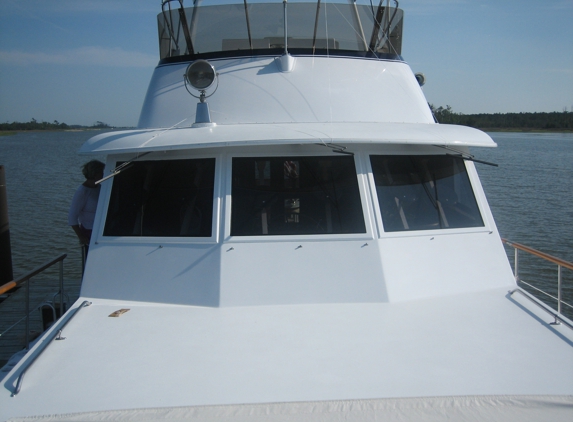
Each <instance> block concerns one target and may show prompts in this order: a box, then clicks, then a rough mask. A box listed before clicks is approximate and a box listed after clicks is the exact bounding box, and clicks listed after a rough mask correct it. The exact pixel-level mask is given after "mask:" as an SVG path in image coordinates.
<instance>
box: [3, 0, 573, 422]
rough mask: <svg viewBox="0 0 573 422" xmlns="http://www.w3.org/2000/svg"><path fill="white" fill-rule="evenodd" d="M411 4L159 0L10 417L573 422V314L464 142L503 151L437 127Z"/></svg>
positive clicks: (102, 141)
mask: <svg viewBox="0 0 573 422" xmlns="http://www.w3.org/2000/svg"><path fill="white" fill-rule="evenodd" d="M395 3H397V2H392V4H389V2H384V1H381V2H380V4H374V5H371V4H370V2H362V1H357V2H353V1H349V2H345V1H342V0H335V1H327V2H325V1H322V2H321V1H318V2H316V1H314V2H310V1H307V2H299V1H289V2H288V4H287V2H286V1H285V2H284V3H283V2H281V1H269V2H267V3H260V2H256V3H251V2H247V1H246V0H245V1H228V2H214V3H213V4H209V2H201V1H200V0H197V1H196V2H195V5H194V7H193V6H191V7H188V8H185V9H182V8H180V2H178V1H171V2H170V1H164V2H163V4H162V6H163V11H162V13H160V14H159V15H158V23H159V42H160V54H161V58H160V62H159V65H158V66H157V68H156V69H155V72H154V74H153V77H152V80H151V83H150V85H149V90H148V92H147V96H146V98H145V102H144V104H143V108H142V112H141V117H140V120H139V127H138V129H136V130H130V131H121V132H110V133H105V134H101V135H98V136H96V137H94V138H92V139H91V140H89V141H88V142H87V143H86V144H85V145H84V146H83V147H82V148H81V150H80V153H81V154H86V155H92V156H102V155H103V156H106V157H107V158H106V175H107V176H106V178H105V180H103V181H102V182H101V193H100V200H99V203H98V210H97V215H96V222H95V226H94V235H93V237H92V243H91V245H90V250H89V258H88V260H87V265H86V268H85V273H84V278H83V285H82V289H81V297H80V299H79V300H78V301H77V302H76V303H75V304H74V305H73V306H72V307H71V309H70V310H69V311H68V312H67V313H66V314H65V316H64V317H63V318H62V319H60V320H59V321H58V322H57V323H56V324H54V326H53V327H52V328H51V329H50V330H49V331H47V332H46V333H45V334H44V336H43V337H42V338H41V339H40V340H39V341H38V342H37V343H36V345H35V346H34V347H33V348H32V349H31V350H30V351H29V352H28V353H27V355H26V356H25V357H24V358H23V359H22V360H21V361H20V362H19V363H18V365H16V366H15V368H14V369H13V370H12V371H11V372H10V373H9V374H8V375H7V376H6V377H5V378H4V380H3V381H2V389H1V391H0V415H1V418H0V419H2V420H27V419H25V418H26V417H29V418H33V420H104V419H105V420H159V419H165V420H233V421H236V420H249V421H262V420H265V421H266V420H276V421H279V420H280V421H285V420H305V421H307V420H321V421H334V420H389V421H394V420H424V421H427V420H486V419H491V420H520V421H526V420H552V421H559V420H568V421H569V420H573V330H572V326H571V321H570V320H568V319H567V318H565V317H564V316H562V315H560V314H557V313H551V312H548V310H547V308H546V306H545V305H543V304H542V303H541V302H539V301H537V300H536V299H535V298H533V297H531V296H530V295H529V294H527V293H526V292H524V291H523V290H521V289H519V288H518V287H517V285H516V281H515V277H514V274H513V273H512V269H511V266H510V263H509V262H508V259H507V255H506V252H505V250H504V247H503V245H502V241H501V239H500V236H499V233H498V231H497V228H496V225H495V222H494V219H493V217H492V214H491V211H490V209H489V206H488V203H487V200H486V196H485V194H484V191H483V189H482V186H481V184H480V181H479V178H478V173H477V172H476V169H475V164H474V161H475V159H474V158H473V155H471V154H470V148H472V149H471V151H472V152H473V153H475V154H476V157H479V148H488V147H495V146H496V145H495V143H494V142H493V140H492V139H491V138H490V137H489V136H488V135H487V134H485V133H483V132H481V131H478V130H475V129H472V128H468V127H461V126H450V125H443V124H437V123H436V122H435V120H434V118H433V115H432V112H431V110H430V108H429V107H428V103H427V100H426V98H425V96H424V93H423V91H422V89H421V87H420V83H421V82H422V81H423V77H422V76H421V75H418V77H417V76H416V75H414V73H413V72H412V70H411V69H410V67H409V66H408V64H407V63H406V62H405V61H404V60H403V59H402V56H401V54H402V52H401V40H402V23H403V12H402V10H401V9H399V8H397V7H396V4H395ZM181 7H182V5H181ZM194 97H196V98H194ZM474 147H475V148H474ZM555 321H557V322H561V324H552V323H554V322H555Z"/></svg>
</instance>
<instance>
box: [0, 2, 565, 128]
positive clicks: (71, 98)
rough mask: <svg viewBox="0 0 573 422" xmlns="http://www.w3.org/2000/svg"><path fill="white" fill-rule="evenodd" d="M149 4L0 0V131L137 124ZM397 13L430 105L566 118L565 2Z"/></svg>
mask: <svg viewBox="0 0 573 422" xmlns="http://www.w3.org/2000/svg"><path fill="white" fill-rule="evenodd" d="M159 3H160V2H159V1H157V0H128V1H122V2H117V1H114V0H99V1H93V0H75V1H74V0H59V1H57V2H56V1H55V0H52V1H45V0H44V1H41V0H28V1H26V2H21V1H17V0H4V1H3V2H1V3H0V122H10V121H12V122H28V121H31V119H33V118H34V119H36V120H37V121H42V122H53V121H54V120H57V121H60V122H73V123H67V124H73V125H82V126H89V125H91V124H92V123H93V121H94V120H95V121H101V122H105V123H107V124H108V125H110V126H114V127H135V126H137V122H138V120H139V113H140V110H141V106H142V104H143V100H144V97H145V94H146V91H147V87H148V84H149V81H150V79H151V75H152V73H153V70H154V68H155V66H156V65H157V63H158V61H159V53H158V41H157V27H156V16H157V14H158V13H159V12H160V11H161V5H160V4H159ZM400 8H402V9H403V10H404V13H405V22H404V39H403V57H404V60H405V61H406V62H407V63H408V64H409V65H410V67H411V68H412V71H413V72H414V73H416V72H422V73H424V74H425V75H426V78H427V83H426V85H425V86H424V87H423V91H424V94H425V95H426V99H427V101H428V102H429V103H430V104H434V105H435V106H436V107H440V106H441V107H446V106H447V105H449V106H451V107H452V109H453V111H454V112H456V113H462V114H480V113H481V114H496V113H502V114H503V113H536V112H537V113H550V112H562V111H565V110H567V111H573V54H566V52H571V39H573V25H571V24H570V22H572V21H573V2H572V1H570V0H550V1H547V2H537V1H532V0H525V1H517V0H509V1H506V2H503V4H500V2H495V1H493V0H487V1H482V2H480V3H476V2H472V1H469V0H435V1H431V2H430V1H424V0H402V1H401V2H400ZM91 116H93V118H92V117H91ZM92 119H93V120H92Z"/></svg>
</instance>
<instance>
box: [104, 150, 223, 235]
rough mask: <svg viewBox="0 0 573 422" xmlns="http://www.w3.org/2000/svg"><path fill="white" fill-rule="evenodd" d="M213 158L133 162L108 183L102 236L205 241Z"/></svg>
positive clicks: (208, 229) (210, 214) (210, 209)
mask: <svg viewBox="0 0 573 422" xmlns="http://www.w3.org/2000/svg"><path fill="white" fill-rule="evenodd" d="M214 178H215V159H214V158H205V159H193V160H170V161H167V160H164V161H136V162H134V163H132V164H131V165H130V167H126V168H125V170H124V171H122V172H121V173H120V174H118V175H117V176H115V177H114V178H113V188H112V191H111V198H110V202H109V208H108V211H107V219H106V222H105V228H104V232H103V234H104V236H179V237H210V236H211V233H212V228H211V225H212V220H213V184H214Z"/></svg>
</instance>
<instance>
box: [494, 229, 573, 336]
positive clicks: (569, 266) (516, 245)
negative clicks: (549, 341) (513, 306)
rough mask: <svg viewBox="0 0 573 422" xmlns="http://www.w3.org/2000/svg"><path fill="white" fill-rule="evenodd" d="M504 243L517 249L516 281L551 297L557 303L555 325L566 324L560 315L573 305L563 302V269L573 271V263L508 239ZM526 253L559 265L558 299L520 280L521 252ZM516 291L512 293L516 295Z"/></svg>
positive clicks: (515, 258)
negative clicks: (563, 309)
mask: <svg viewBox="0 0 573 422" xmlns="http://www.w3.org/2000/svg"><path fill="white" fill-rule="evenodd" d="M501 240H502V242H503V243H505V244H506V245H508V246H511V247H512V248H514V249H515V255H514V265H513V274H514V276H515V281H516V282H517V283H521V284H525V285H526V286H528V287H530V288H531V289H533V290H535V291H536V292H538V293H540V294H542V295H544V296H547V297H550V298H551V299H553V300H556V301H557V314H553V313H552V315H553V316H554V317H555V322H554V324H560V323H561V322H564V321H563V319H562V318H561V317H560V315H562V312H561V310H562V306H563V305H564V306H567V307H569V308H571V309H573V305H571V304H569V303H567V302H565V301H564V300H563V286H562V277H561V274H562V268H567V269H569V270H573V263H571V262H569V261H565V260H563V259H560V258H556V257H554V256H552V255H549V254H546V253H544V252H541V251H538V250H536V249H533V248H530V247H529V246H525V245H522V244H521V243H517V242H512V241H510V240H507V239H501ZM520 250H521V251H524V252H527V253H529V254H531V255H534V256H537V257H539V258H543V259H545V260H546V261H549V262H552V263H554V264H557V297H555V296H553V295H551V294H549V293H547V292H545V291H543V290H541V289H539V288H538V287H535V286H533V285H531V284H529V283H527V282H526V281H524V280H521V279H520V278H519V254H518V252H519V251H520ZM514 292H515V291H513V292H511V293H514ZM567 325H568V326H570V325H569V324H567Z"/></svg>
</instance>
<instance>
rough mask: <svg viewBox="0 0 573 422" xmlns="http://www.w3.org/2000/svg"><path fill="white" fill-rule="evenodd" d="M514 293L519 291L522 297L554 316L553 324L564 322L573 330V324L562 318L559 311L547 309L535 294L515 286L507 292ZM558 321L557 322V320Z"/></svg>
mask: <svg viewBox="0 0 573 422" xmlns="http://www.w3.org/2000/svg"><path fill="white" fill-rule="evenodd" d="M514 293H521V294H522V295H523V296H524V297H526V298H527V299H529V300H530V301H531V302H533V303H534V304H535V305H537V306H539V307H540V308H541V309H543V310H544V311H545V312H547V313H548V314H549V315H551V316H552V317H553V318H555V323H553V325H556V324H561V323H562V324H565V325H566V326H567V327H569V328H571V329H572V330H573V325H572V324H570V323H569V322H568V321H567V320H565V319H563V318H562V317H561V315H560V314H559V313H555V312H552V310H551V309H548V307H547V306H546V305H545V304H543V303H541V302H540V301H539V299H537V298H536V297H535V296H533V295H532V294H531V293H528V292H526V291H525V290H523V289H521V288H519V287H518V288H517V289H513V290H511V291H510V292H509V295H510V296H511V295H513V294H514ZM557 321H559V322H557Z"/></svg>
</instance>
